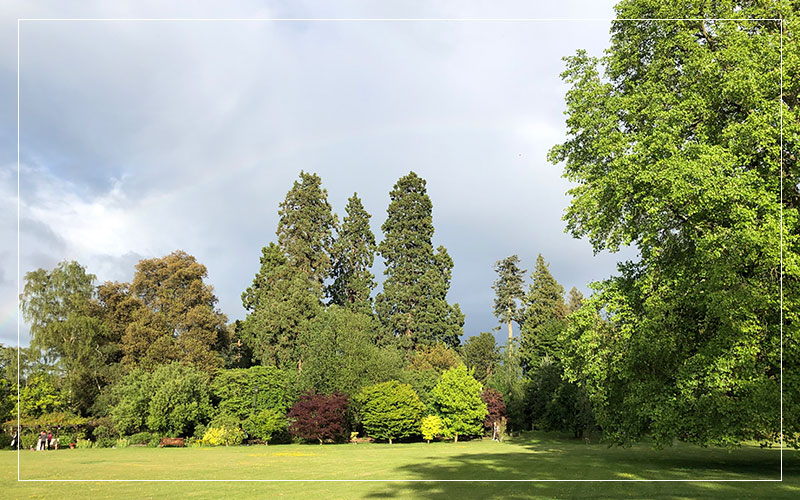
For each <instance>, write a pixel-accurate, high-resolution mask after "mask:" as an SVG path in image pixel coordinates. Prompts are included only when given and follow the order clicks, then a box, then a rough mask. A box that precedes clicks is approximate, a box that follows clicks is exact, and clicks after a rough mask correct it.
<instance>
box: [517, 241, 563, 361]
mask: <svg viewBox="0 0 800 500" xmlns="http://www.w3.org/2000/svg"><path fill="white" fill-rule="evenodd" d="M531 277H532V278H533V282H532V283H531V286H530V289H529V290H528V293H527V295H526V296H525V314H524V316H523V322H522V329H521V332H520V338H521V341H522V342H521V346H520V351H521V353H520V354H521V358H522V361H523V366H525V367H526V368H528V369H529V368H531V367H533V366H536V365H538V361H539V360H540V359H541V358H543V357H546V356H547V357H551V358H552V357H553V356H554V355H555V354H556V352H555V351H556V337H557V336H558V333H559V332H560V331H561V329H563V327H564V318H565V317H566V315H567V306H566V304H564V287H563V286H561V285H560V284H559V283H558V282H557V281H556V280H555V278H553V275H552V274H550V270H549V269H548V266H547V263H546V262H545V261H544V257H542V254H539V256H538V257H537V258H536V265H535V266H534V269H533V275H532V276H531Z"/></svg>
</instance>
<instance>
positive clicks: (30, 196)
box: [0, 1, 635, 345]
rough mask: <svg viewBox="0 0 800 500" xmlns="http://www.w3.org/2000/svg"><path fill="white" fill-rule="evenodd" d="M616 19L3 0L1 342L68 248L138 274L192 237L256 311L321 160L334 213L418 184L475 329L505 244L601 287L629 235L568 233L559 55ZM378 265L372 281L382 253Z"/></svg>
mask: <svg viewBox="0 0 800 500" xmlns="http://www.w3.org/2000/svg"><path fill="white" fill-rule="evenodd" d="M613 17H614V12H613V2H603V1H592V2H588V1H585V2H578V1H566V2H560V3H559V4H558V5H550V6H544V5H539V4H538V2H536V3H534V2H510V1H499V2H461V1H450V2H407V1H406V2H390V1H380V2H379V1H360V2H355V1H350V2H346V1H344V2H326V1H317V2H309V1H292V2H289V1H276V2H246V1H240V2H224V3H223V2H212V1H207V2H203V1H195V2H170V3H169V4H168V5H161V2H151V1H144V2H133V1H132V2H124V1H115V2H102V1H97V2H85V1H84V2H14V1H12V2H4V3H3V5H2V6H1V7H0V23H2V24H0V26H2V28H0V42H2V44H1V45H0V46H2V47H3V50H2V53H0V120H3V123H2V127H0V231H1V232H2V235H3V238H2V239H0V342H1V343H3V344H6V345H16V344H17V322H18V314H17V296H18V290H19V289H20V288H21V287H22V286H24V275H25V273H26V272H29V271H32V270H34V269H37V268H44V269H52V268H53V267H55V266H56V265H57V263H58V262H60V261H64V260H76V261H78V262H79V263H80V264H82V265H84V266H85V267H86V268H87V270H88V271H89V272H91V273H93V274H95V275H96V276H97V280H98V283H99V282H103V281H107V280H111V281H129V280H131V279H132V277H133V273H134V266H135V265H136V263H137V262H138V261H139V260H140V259H144V258H152V257H161V256H164V255H167V254H169V253H170V252H172V251H174V250H177V249H181V250H184V251H186V252H188V253H190V254H192V255H194V256H195V257H196V258H197V259H198V261H199V262H201V263H203V264H204V265H205V266H207V268H208V280H207V281H208V283H210V284H211V285H212V286H213V287H214V289H215V291H216V294H217V297H218V298H219V303H218V306H219V308H220V309H221V310H222V312H224V313H225V314H227V316H228V318H229V319H230V320H234V319H242V318H244V316H245V311H244V309H243V308H242V305H241V293H242V291H243V290H244V289H245V288H246V287H247V286H248V285H249V284H250V283H251V282H252V279H253V277H254V275H255V273H256V271H257V270H258V267H259V255H260V250H261V248H262V247H263V246H265V245H267V244H269V242H271V241H275V240H276V237H275V229H276V227H277V221H278V214H277V211H278V204H279V203H280V202H281V201H282V200H283V198H284V196H285V194H286V192H287V191H288V189H289V188H290V187H291V185H292V183H293V182H294V180H295V179H297V177H298V174H299V172H300V171H301V170H304V171H308V172H316V173H317V174H318V175H320V176H321V178H322V181H323V186H324V187H325V188H326V189H327V192H328V199H329V201H330V203H331V204H332V205H333V207H334V210H335V211H336V212H337V213H338V214H339V217H340V219H341V217H342V216H343V215H344V207H345V205H346V203H347V198H348V197H350V196H351V195H352V194H353V193H354V192H357V193H358V195H359V197H361V199H362V200H363V203H364V207H365V208H366V210H367V211H368V212H369V213H370V214H372V220H371V225H372V230H373V232H374V233H375V235H376V237H377V239H378V240H379V241H380V239H381V238H382V233H381V231H380V226H381V224H382V223H383V222H384V220H385V218H386V208H387V206H388V203H389V191H390V190H391V189H392V186H393V185H394V183H395V182H396V181H397V179H398V178H400V177H401V176H403V175H406V174H407V173H408V172H409V171H412V170H413V171H415V172H416V173H417V174H419V175H420V176H422V177H423V178H425V179H426V180H427V187H428V194H429V195H430V197H431V200H432V202H433V219H434V225H435V228H436V232H435V234H434V238H433V243H434V246H438V245H444V246H445V247H446V248H447V249H448V251H449V253H450V255H451V257H452V258H453V260H454V262H455V267H454V269H453V278H452V283H451V288H450V293H449V296H448V298H449V300H450V301H451V302H458V303H459V304H460V306H461V308H462V310H463V312H464V313H465V314H466V322H465V326H464V331H465V335H466V336H471V335H476V334H478V333H479V332H482V331H490V330H491V329H492V328H494V327H496V326H497V324H498V322H497V319H496V318H495V317H494V316H493V315H492V307H491V305H492V299H493V290H492V289H491V285H492V282H493V281H494V280H495V278H496V275H495V273H494V271H493V265H494V263H495V262H496V261H498V260H500V259H502V258H504V257H506V256H509V255H512V254H517V255H519V257H520V259H521V260H522V266H523V267H524V268H526V269H528V271H529V273H528V274H530V271H532V269H533V265H534V262H535V260H536V256H537V255H538V254H539V253H541V254H542V255H543V256H544V257H545V260H546V261H548V262H549V263H550V271H551V273H552V274H553V275H554V276H555V278H556V279H557V280H558V281H559V282H560V283H562V284H563V285H564V287H565V290H569V289H570V288H571V287H573V286H576V287H578V288H579V289H580V290H582V291H583V292H584V294H585V295H588V294H589V293H590V289H589V288H588V286H587V285H588V283H590V282H592V281H596V280H601V279H604V278H606V277H608V276H610V275H611V274H613V273H615V272H616V263H617V262H618V261H621V260H625V259H629V258H632V257H634V256H635V253H634V252H633V251H632V250H631V249H627V250H623V251H621V252H619V253H617V254H608V253H605V252H604V253H600V254H598V255H594V254H593V251H592V248H591V245H590V244H589V242H588V241H586V240H578V239H575V238H573V237H572V236H570V235H568V234H566V233H565V232H564V229H565V222H564V221H563V220H562V216H563V213H564V210H565V209H566V207H567V206H568V204H569V197H568V195H567V194H566V191H567V190H568V189H569V188H570V186H571V185H570V183H569V182H568V181H566V180H565V179H562V178H561V169H562V167H563V166H562V165H552V164H549V163H548V162H547V159H546V155H547V151H548V150H549V149H550V148H551V147H552V146H553V145H555V144H558V143H559V142H562V141H563V140H564V139H565V137H566V136H565V123H564V120H565V116H564V114H563V111H564V93H565V91H566V89H567V87H566V86H565V85H564V84H563V82H562V81H561V80H560V78H559V74H560V73H561V71H563V68H564V63H563V61H562V58H563V57H564V56H568V55H571V54H574V53H575V51H576V50H577V49H580V48H583V49H586V50H587V51H588V52H589V53H590V54H591V55H602V51H603V49H604V48H605V47H607V45H608V43H609V27H610V22H609V21H608V19H611V18H613ZM18 18H25V19H32V18H37V19H42V18H48V19H64V18H124V19H133V18H149V19H152V18H194V19H198V18H243V19H254V18H271V19H274V18H292V19H297V18H317V19H319V18H328V19H329V18H350V19H352V18H371V19H376V18H380V19H401V18H402V19H409V18H413V19H421V18H428V19H430V18H437V19H442V18H446V19H454V18H458V19H464V18H514V19H520V18H541V19H563V18H569V19H601V20H599V21H574V20H573V21H462V22H457V21H419V20H417V21H371V22H370V21H353V20H350V21H252V20H243V21H141V20H140V21H132V20H126V21H93V22H90V21H53V20H49V21H46V20H23V21H19V22H17V19H18ZM17 26H19V33H18V32H17ZM17 35H19V74H18V73H17V53H16V50H15V49H16V48H17V40H16V38H17ZM17 76H18V77H19V163H18V162H17V123H15V122H16V118H17V113H16V111H17V102H16V97H17ZM18 174H19V193H20V196H19V200H18V199H17V180H18ZM17 206H19V211H18V210H17ZM18 217H19V232H18V231H17V221H18ZM17 244H19V253H18V252H17ZM18 264H19V265H18ZM373 272H374V273H375V274H376V275H377V278H378V282H381V281H382V278H383V275H382V272H383V266H382V263H381V260H380V258H379V257H378V258H377V259H376V265H375V268H374V269H373ZM18 273H19V275H18ZM18 276H19V280H21V282H20V281H18ZM19 330H20V342H21V344H22V345H27V344H28V342H29V338H28V327H27V325H25V323H24V321H21V322H20V329H19ZM503 335H504V333H503V331H500V332H499V333H498V334H497V338H498V340H501V339H502V337H503Z"/></svg>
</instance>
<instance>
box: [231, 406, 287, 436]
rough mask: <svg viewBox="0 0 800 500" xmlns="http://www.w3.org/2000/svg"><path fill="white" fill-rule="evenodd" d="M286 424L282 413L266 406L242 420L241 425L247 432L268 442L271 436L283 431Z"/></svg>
mask: <svg viewBox="0 0 800 500" xmlns="http://www.w3.org/2000/svg"><path fill="white" fill-rule="evenodd" d="M288 425H289V423H288V422H287V421H286V416H285V415H284V414H283V413H281V412H280V411H277V410H274V409H272V408H267V409H265V410H261V411H259V412H256V413H254V414H253V415H251V416H250V417H249V418H248V419H247V420H245V421H244V423H243V424H242V427H243V428H244V430H245V431H246V432H247V434H249V435H251V436H253V437H255V438H258V439H263V440H264V441H265V442H266V443H269V441H270V440H271V439H272V437H273V436H275V435H276V434H279V433H281V432H284V431H285V430H286V428H287V426H288Z"/></svg>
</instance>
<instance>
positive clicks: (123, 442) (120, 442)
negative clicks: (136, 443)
mask: <svg viewBox="0 0 800 500" xmlns="http://www.w3.org/2000/svg"><path fill="white" fill-rule="evenodd" d="M130 445H131V441H130V440H129V439H125V438H119V439H117V444H116V446H115V447H116V448H128V447H129V446H130Z"/></svg>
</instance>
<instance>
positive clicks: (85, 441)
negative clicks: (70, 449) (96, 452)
mask: <svg viewBox="0 0 800 500" xmlns="http://www.w3.org/2000/svg"><path fill="white" fill-rule="evenodd" d="M75 447H76V448H91V447H92V442H91V441H89V440H88V439H79V440H78V442H77V443H76V444H75Z"/></svg>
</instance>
